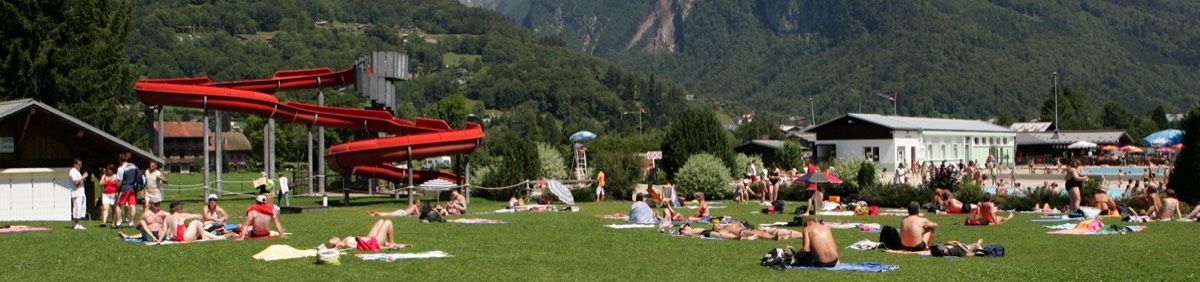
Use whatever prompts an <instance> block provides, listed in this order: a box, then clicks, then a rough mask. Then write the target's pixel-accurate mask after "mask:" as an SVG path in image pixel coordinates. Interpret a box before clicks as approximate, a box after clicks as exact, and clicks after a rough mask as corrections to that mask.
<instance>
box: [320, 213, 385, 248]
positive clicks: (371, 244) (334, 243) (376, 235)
mask: <svg viewBox="0 0 1200 282" xmlns="http://www.w3.org/2000/svg"><path fill="white" fill-rule="evenodd" d="M392 226H393V225H392V221H391V220H387V219H380V220H377V221H375V225H373V226H371V231H370V232H368V233H367V236H365V237H359V236H349V237H346V238H345V239H338V237H332V238H329V241H328V242H326V243H325V247H326V248H336V249H356V250H359V251H376V252H377V251H379V250H381V249H398V248H399V247H400V246H399V245H397V244H396V242H395V241H394V236H393V232H394V231H393V230H392Z"/></svg>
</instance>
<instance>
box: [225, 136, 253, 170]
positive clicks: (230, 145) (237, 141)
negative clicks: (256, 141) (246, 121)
mask: <svg viewBox="0 0 1200 282" xmlns="http://www.w3.org/2000/svg"><path fill="white" fill-rule="evenodd" d="M221 142H222V143H225V144H224V146H223V148H222V149H224V150H225V151H223V152H222V155H221V156H222V158H221V161H223V162H224V163H225V167H227V168H229V169H230V170H240V171H247V170H250V151H251V150H253V149H254V147H253V145H251V144H250V139H248V138H246V134H244V133H242V132H241V131H228V132H222V133H221Z"/></svg>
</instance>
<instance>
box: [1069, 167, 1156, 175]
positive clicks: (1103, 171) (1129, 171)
mask: <svg viewBox="0 0 1200 282" xmlns="http://www.w3.org/2000/svg"><path fill="white" fill-rule="evenodd" d="M1147 168H1148V167H1144V166H1134V167H1128V166H1121V167H1085V168H1083V175H1105V176H1117V172H1118V171H1121V172H1124V173H1125V175H1142V174H1143V173H1144V171H1145V170H1146V169H1147ZM1164 170H1165V169H1164V168H1163V167H1161V166H1160V167H1158V171H1157V172H1156V174H1158V175H1163V173H1164V172H1163V171H1164Z"/></svg>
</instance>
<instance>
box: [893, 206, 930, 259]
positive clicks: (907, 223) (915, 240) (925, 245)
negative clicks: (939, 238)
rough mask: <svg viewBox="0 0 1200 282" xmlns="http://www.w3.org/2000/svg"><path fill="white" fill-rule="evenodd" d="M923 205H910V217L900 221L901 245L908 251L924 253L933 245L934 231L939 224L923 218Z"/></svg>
mask: <svg viewBox="0 0 1200 282" xmlns="http://www.w3.org/2000/svg"><path fill="white" fill-rule="evenodd" d="M920 212H921V204H918V203H917V202H916V201H913V202H910V203H908V216H906V217H904V219H903V220H901V221H900V244H901V245H902V246H901V247H903V249H904V250H906V251H913V252H917V251H924V250H927V249H929V244H933V231H934V230H935V229H937V227H938V224H937V223H935V222H933V221H929V219H926V218H924V217H921V216H920V215H919V214H918V213H920Z"/></svg>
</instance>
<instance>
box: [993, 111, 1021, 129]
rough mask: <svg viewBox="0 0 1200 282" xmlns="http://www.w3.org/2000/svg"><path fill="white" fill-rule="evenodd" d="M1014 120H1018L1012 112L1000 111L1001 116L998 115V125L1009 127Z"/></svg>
mask: <svg viewBox="0 0 1200 282" xmlns="http://www.w3.org/2000/svg"><path fill="white" fill-rule="evenodd" d="M1013 122H1016V118H1013V115H1012V113H1009V112H1003V113H1000V115H999V116H996V125H999V126H1004V127H1008V126H1010V125H1012V124H1013Z"/></svg>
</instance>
